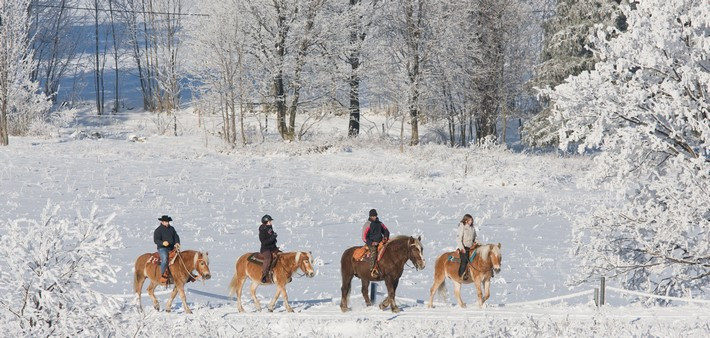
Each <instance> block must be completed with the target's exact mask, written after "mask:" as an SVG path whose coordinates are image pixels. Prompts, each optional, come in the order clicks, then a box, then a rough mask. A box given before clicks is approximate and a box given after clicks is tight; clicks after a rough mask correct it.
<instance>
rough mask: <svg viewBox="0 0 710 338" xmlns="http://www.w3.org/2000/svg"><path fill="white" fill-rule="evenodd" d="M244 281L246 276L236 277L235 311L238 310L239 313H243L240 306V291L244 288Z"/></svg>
mask: <svg viewBox="0 0 710 338" xmlns="http://www.w3.org/2000/svg"><path fill="white" fill-rule="evenodd" d="M245 281H246V276H238V277H237V310H239V312H244V307H243V306H242V289H243V288H244V282H245Z"/></svg>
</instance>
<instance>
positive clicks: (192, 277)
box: [177, 249, 207, 282]
mask: <svg viewBox="0 0 710 338" xmlns="http://www.w3.org/2000/svg"><path fill="white" fill-rule="evenodd" d="M180 253H181V251H180V249H178V252H177V255H178V257H179V258H180V264H181V265H182V268H183V269H185V272H187V274H188V276H190V279H189V280H188V282H195V281H198V280H200V279H203V280H204V277H202V273H201V272H200V269H198V268H197V266H198V265H199V264H195V269H194V270H196V271H197V276H195V275H193V274H192V271H190V270H189V269H188V268H187V266H186V265H185V260H184V259H183V258H182V255H181V254H180ZM195 254H196V255H202V252H199V251H198V252H196V253H195ZM198 257H199V256H198ZM200 261H202V262H205V263H207V260H206V259H204V258H198V259H197V260H196V261H195V263H199V262H200Z"/></svg>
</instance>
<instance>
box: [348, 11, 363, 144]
mask: <svg viewBox="0 0 710 338" xmlns="http://www.w3.org/2000/svg"><path fill="white" fill-rule="evenodd" d="M359 3H360V0H350V7H351V8H353V7H354V6H356V5H358V4H359ZM350 19H351V22H350V48H351V51H350V57H349V58H348V63H349V64H350V82H349V85H350V109H349V111H350V119H349V122H348V136H349V137H357V135H358V134H359V133H360V74H359V73H358V71H359V68H360V41H362V40H361V38H360V37H359V36H361V37H362V39H364V38H365V35H364V34H360V32H358V26H359V23H360V18H354V17H352V16H351V18H350Z"/></svg>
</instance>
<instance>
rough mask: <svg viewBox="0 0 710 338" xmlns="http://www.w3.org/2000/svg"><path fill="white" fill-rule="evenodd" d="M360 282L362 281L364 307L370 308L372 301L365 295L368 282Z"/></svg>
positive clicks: (364, 280)
mask: <svg viewBox="0 0 710 338" xmlns="http://www.w3.org/2000/svg"><path fill="white" fill-rule="evenodd" d="M360 281H362V297H363V298H365V305H367V306H371V305H372V300H370V296H369V295H368V294H367V291H368V286H370V281H369V280H366V279H361V280H360Z"/></svg>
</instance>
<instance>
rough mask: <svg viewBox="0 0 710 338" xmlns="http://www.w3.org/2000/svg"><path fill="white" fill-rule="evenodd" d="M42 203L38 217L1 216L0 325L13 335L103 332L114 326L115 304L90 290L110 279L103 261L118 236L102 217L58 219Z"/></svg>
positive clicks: (116, 244) (52, 209)
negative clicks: (41, 210)
mask: <svg viewBox="0 0 710 338" xmlns="http://www.w3.org/2000/svg"><path fill="white" fill-rule="evenodd" d="M58 211H59V208H58V207H57V206H51V205H49V204H48V205H47V207H46V208H45V209H44V211H43V212H42V215H41V217H40V220H34V219H17V220H11V221H0V233H2V236H1V237H0V242H2V245H0V266H1V267H2V269H1V270H0V307H1V308H2V310H0V324H1V325H0V326H2V327H3V329H4V330H5V331H3V334H4V335H7V336H15V337H30V336H31V337H48V336H54V337H77V336H103V335H105V334H106V333H107V332H116V330H117V327H115V323H114V322H113V319H112V318H115V317H117V316H116V314H117V312H118V308H117V306H118V304H117V302H115V301H114V300H112V299H110V298H108V297H106V296H104V295H102V294H101V293H98V292H96V291H93V290H92V288H91V286H92V285H93V284H95V283H109V282H110V283H115V282H116V280H115V275H116V273H115V267H113V266H112V265H110V264H109V263H108V255H109V252H110V250H111V249H113V248H117V247H119V246H120V245H121V244H120V241H121V239H120V236H119V234H118V231H117V230H116V228H115V227H113V226H111V225H110V224H109V223H110V221H111V219H112V218H113V216H111V217H109V218H107V219H106V220H98V219H97V218H96V211H97V209H96V208H95V207H94V208H93V210H91V213H90V214H89V216H88V217H84V216H82V215H80V214H77V217H76V218H75V219H60V218H59V217H58Z"/></svg>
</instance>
